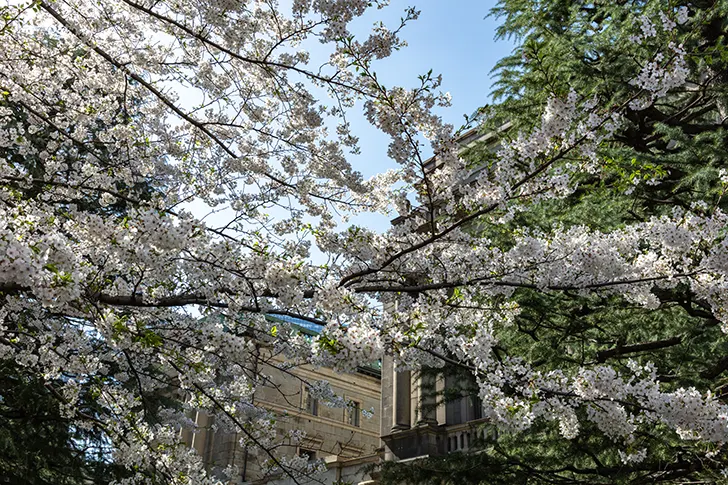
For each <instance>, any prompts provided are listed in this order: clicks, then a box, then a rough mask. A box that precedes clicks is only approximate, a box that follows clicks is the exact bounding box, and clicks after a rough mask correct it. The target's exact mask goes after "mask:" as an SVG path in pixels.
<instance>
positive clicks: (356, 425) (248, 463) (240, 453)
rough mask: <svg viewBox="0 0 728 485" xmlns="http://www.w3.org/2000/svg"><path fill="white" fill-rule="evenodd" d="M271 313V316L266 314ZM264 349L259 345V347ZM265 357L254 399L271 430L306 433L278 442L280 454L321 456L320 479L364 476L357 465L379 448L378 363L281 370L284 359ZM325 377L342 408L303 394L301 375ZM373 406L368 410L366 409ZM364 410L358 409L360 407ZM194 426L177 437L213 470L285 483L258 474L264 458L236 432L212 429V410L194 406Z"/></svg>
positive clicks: (313, 328)
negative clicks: (352, 368) (232, 469)
mask: <svg viewBox="0 0 728 485" xmlns="http://www.w3.org/2000/svg"><path fill="white" fill-rule="evenodd" d="M271 318H273V317H271ZM273 319H281V320H286V321H287V322H288V323H290V324H292V325H293V326H294V327H295V328H297V329H298V330H299V331H300V332H302V333H304V334H307V335H311V336H313V335H315V334H316V333H317V332H318V331H320V329H319V328H318V326H317V325H315V324H312V323H309V322H306V321H303V320H298V319H293V318H289V317H280V318H279V317H275V318H273ZM260 351H261V352H266V351H267V349H266V348H265V346H262V347H261V349H260ZM261 361H265V362H268V363H263V364H260V366H259V368H258V369H257V372H258V373H261V374H263V375H266V376H267V377H268V382H269V384H268V385H264V386H261V387H259V389H258V390H257V391H256V393H255V396H254V402H255V404H257V405H259V406H261V407H264V408H266V409H269V410H271V411H274V412H275V413H276V414H277V415H278V416H279V418H278V419H277V421H276V433H277V435H278V436H283V435H285V434H286V433H287V432H288V431H289V430H302V431H304V432H305V433H306V438H305V439H304V440H303V441H302V442H301V443H299V444H298V445H297V446H288V447H283V449H282V451H283V453H284V454H285V455H288V456H292V455H300V456H305V457H307V458H308V459H310V460H323V461H324V462H325V463H326V466H327V469H328V471H327V472H326V473H325V474H324V476H323V477H318V480H321V481H322V482H323V483H334V482H336V481H343V482H349V483H355V484H356V483H359V482H366V481H368V480H369V477H368V476H366V475H365V474H364V473H363V472H362V471H361V469H362V468H363V467H364V466H365V465H367V464H370V463H376V462H378V461H379V454H378V451H379V449H380V438H379V429H380V424H379V416H380V395H381V387H380V376H381V373H380V366H379V363H374V364H372V365H371V366H370V367H362V368H360V369H358V371H357V372H356V373H353V374H340V373H337V372H335V371H333V370H331V369H328V368H316V369H314V368H312V367H311V366H300V367H295V368H292V369H290V370H287V371H286V372H283V371H281V370H279V369H276V368H275V367H276V366H277V365H278V364H282V363H283V362H284V360H283V358H282V357H281V356H278V355H275V354H272V353H270V354H267V355H266V356H265V358H264V359H261ZM321 380H325V381H328V382H329V383H330V384H331V387H332V389H333V390H334V392H335V393H336V394H337V395H338V396H342V397H344V398H345V399H346V400H348V401H350V402H351V403H352V405H351V406H350V407H349V408H347V409H343V408H333V407H328V406H326V405H325V404H324V403H320V402H319V401H318V400H316V399H312V397H311V396H309V395H308V394H307V391H306V386H305V384H304V381H307V382H315V381H321ZM370 410H373V411H374V413H373V415H371V417H369V416H370V413H368V412H367V411H370ZM362 411H364V412H362ZM192 418H193V419H194V420H195V422H196V424H197V427H198V429H197V431H196V432H195V433H192V432H191V431H190V430H185V431H183V432H182V433H183V439H184V440H185V442H187V443H189V444H190V446H191V447H193V448H195V449H196V450H197V452H198V453H199V454H200V455H201V456H202V457H203V460H204V461H205V463H206V465H207V466H208V467H209V469H211V470H212V471H213V472H214V473H216V472H219V471H220V470H222V469H224V468H225V467H226V466H228V465H234V466H236V467H237V468H238V470H239V475H240V476H239V477H238V478H237V480H236V481H234V482H233V483H256V484H257V483H261V484H262V483H276V484H280V485H283V484H286V483H287V482H288V481H289V480H287V479H286V477H284V476H281V475H271V476H264V475H263V472H262V470H263V466H262V465H263V462H264V461H265V460H266V459H267V458H268V456H267V455H264V454H262V453H261V454H256V453H255V452H253V451H252V450H249V449H246V448H245V447H243V446H241V445H240V443H239V441H240V436H237V435H235V434H233V433H227V432H222V431H217V432H215V431H213V430H212V425H213V423H214V419H215V418H214V416H210V415H208V414H206V413H205V412H197V413H196V414H195V416H193V417H192Z"/></svg>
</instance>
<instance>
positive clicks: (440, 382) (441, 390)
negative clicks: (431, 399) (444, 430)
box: [435, 374, 447, 424]
mask: <svg viewBox="0 0 728 485" xmlns="http://www.w3.org/2000/svg"><path fill="white" fill-rule="evenodd" d="M435 391H436V392H437V396H436V399H437V400H438V401H437V411H436V412H435V416H436V417H437V423H438V424H447V411H446V408H445V376H444V375H442V374H437V378H436V379H435Z"/></svg>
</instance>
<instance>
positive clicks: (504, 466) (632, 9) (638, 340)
mask: <svg viewBox="0 0 728 485" xmlns="http://www.w3.org/2000/svg"><path fill="white" fill-rule="evenodd" d="M666 7H668V10H667V11H673V12H677V11H678V9H679V8H680V7H683V8H685V7H688V8H689V15H690V20H689V22H687V23H686V24H684V25H682V26H678V27H677V32H678V33H677V34H676V37H675V38H673V39H671V40H672V42H675V43H676V44H683V46H684V48H685V50H686V51H687V52H688V56H687V58H688V59H689V70H690V75H689V77H688V79H689V80H690V82H689V83H688V84H687V85H686V86H684V87H683V88H681V89H678V90H676V91H675V92H674V93H672V94H670V95H669V96H668V97H666V98H664V99H662V100H660V101H658V102H657V103H655V104H653V105H652V106H651V107H649V108H648V109H644V110H630V109H628V110H627V113H626V123H625V124H624V126H623V127H622V130H621V132H620V133H618V135H617V136H616V137H615V139H613V140H610V142H609V143H605V144H603V145H602V146H600V147H599V156H600V159H601V160H603V164H604V166H603V168H604V170H603V171H601V173H599V174H598V175H597V176H593V177H591V176H589V175H583V178H582V180H581V182H580V186H579V189H578V190H576V191H575V192H574V193H573V194H572V195H570V196H569V197H568V198H565V199H561V200H552V201H547V202H541V203H539V204H535V205H533V207H532V208H531V210H529V211H525V212H521V213H519V214H517V215H516V216H515V217H514V219H513V221H512V222H511V223H510V224H508V225H507V226H495V225H494V226H484V227H483V226H479V227H478V228H477V231H481V233H482V235H483V236H484V237H487V238H489V239H490V240H491V241H494V243H495V244H496V245H498V246H499V247H501V248H503V249H507V248H509V247H510V246H511V245H512V244H513V242H514V240H515V239H516V238H517V237H518V236H520V235H522V234H523V233H524V231H544V232H548V231H550V230H552V229H553V228H555V227H558V226H563V227H571V226H576V225H586V226H589V227H590V228H592V229H594V230H598V231H609V230H612V229H615V228H620V227H623V226H625V225H626V224H630V223H634V222H641V221H645V220H648V219H649V218H651V217H659V216H661V215H664V214H670V213H671V211H673V209H674V208H675V207H682V208H685V209H688V208H692V209H693V210H695V209H696V208H697V210H702V211H703V212H704V213H709V212H710V211H711V210H712V209H713V208H715V207H721V208H725V207H726V200H725V197H724V195H725V192H726V184H725V183H724V182H721V180H720V178H719V170H720V169H724V168H726V167H728V160H727V159H726V154H727V153H728V132H727V131H726V127H727V124H728V49H726V34H727V33H728V2H724V1H715V2H712V1H706V2H701V1H697V2H691V3H690V4H687V3H685V2H680V1H677V2H676V1H671V2H669V5H667V2H665V1H647V2H644V1H618V2H601V1H596V2H571V1H564V0H544V1H534V0H501V1H500V2H499V3H498V5H497V6H496V7H495V8H494V9H493V10H492V15H495V16H497V17H499V18H500V19H501V20H502V22H503V23H502V25H501V26H500V28H499V29H498V36H499V37H503V38H514V39H516V40H517V41H518V47H516V48H515V49H514V51H513V53H512V54H511V55H510V56H508V57H506V58H504V59H502V60H501V61H500V62H499V63H498V65H497V67H496V69H495V72H496V76H497V82H496V84H495V86H496V88H495V90H494V93H493V94H494V98H495V99H496V100H497V102H496V103H495V104H493V105H492V106H486V107H484V108H482V109H481V110H480V111H479V116H480V120H481V122H482V128H481V129H482V130H483V132H496V131H499V129H500V130H501V131H500V135H499V136H500V139H501V140H511V139H512V138H513V137H514V136H515V135H516V134H517V133H518V132H520V131H523V130H526V131H527V130H529V129H532V128H533V127H534V126H536V125H537V123H538V122H539V121H540V119H541V113H542V112H543V110H544V107H545V105H546V102H547V100H548V99H549V98H550V97H552V96H554V95H556V96H565V95H566V94H567V93H569V92H570V91H574V92H575V93H576V94H577V95H578V96H579V97H580V98H581V99H585V98H586V99H588V98H591V97H596V98H598V99H599V100H600V102H602V103H603V104H604V105H610V104H613V103H620V102H623V101H624V100H625V99H629V98H630V97H631V96H636V95H637V94H638V92H639V89H638V88H636V87H635V86H633V85H631V84H630V82H629V81H630V79H633V78H634V76H635V73H637V72H639V71H640V69H642V67H643V66H642V65H640V64H638V63H637V62H636V61H635V59H638V58H639V57H640V56H638V55H635V54H636V51H635V50H636V49H650V46H649V45H648V44H644V43H643V44H639V45H638V44H637V43H635V42H633V41H632V40H631V38H632V37H633V36H635V35H639V34H640V28H641V27H640V26H641V20H640V18H642V17H645V18H648V19H650V20H651V21H652V22H654V23H660V22H662V20H661V18H660V17H659V15H658V13H659V12H661V11H663V12H664V11H665V8H666ZM644 54H645V53H644V52H642V53H641V55H644ZM507 123H509V124H510V128H509V129H507V130H505V131H502V127H503V126H504V125H506V124H507ZM466 156H467V158H468V160H469V161H470V164H471V166H481V165H486V166H487V165H488V164H490V163H497V157H496V156H495V155H494V148H493V143H492V142H490V143H488V144H487V145H484V146H479V147H476V148H474V149H471V150H469V152H468V153H467V154H466ZM652 180H659V181H660V183H659V184H653V183H651V181H652ZM701 201H702V202H701ZM653 291H654V292H655V293H656V294H657V297H658V298H659V305H658V306H657V308H655V309H647V308H644V307H642V306H638V305H635V304H633V303H630V302H628V301H626V300H625V299H624V298H621V297H618V296H614V295H600V294H599V293H598V291H597V292H594V293H592V294H590V295H586V294H585V293H583V292H579V291H569V290H564V291H551V292H543V291H539V290H536V289H528V288H519V289H518V290H516V292H515V298H516V300H517V302H518V304H519V305H520V307H521V309H522V311H521V314H520V315H519V317H518V318H517V319H516V325H514V326H513V327H511V328H510V329H508V330H504V331H503V332H501V334H500V339H499V343H498V348H497V349H495V350H496V352H497V353H498V354H499V356H500V358H502V359H509V358H518V357H521V358H524V359H525V360H526V361H527V362H529V363H530V364H531V365H532V366H534V367H535V368H537V369H539V370H541V371H548V370H556V369H569V368H570V367H571V368H577V367H584V366H587V367H588V366H590V365H595V366H596V365H599V364H602V363H605V362H608V363H609V364H611V365H612V366H615V367H616V368H617V369H620V368H621V369H624V370H625V371H628V366H629V365H631V364H630V362H629V361H630V360H632V361H637V362H639V363H640V364H642V365H644V364H646V363H647V362H652V363H653V364H654V365H655V366H656V368H657V373H658V376H659V380H660V382H661V386H662V388H663V389H665V390H671V389H676V388H679V387H686V388H697V389H699V390H701V391H703V392H705V391H706V390H710V391H712V392H713V393H715V394H716V395H718V396H721V397H720V399H721V400H722V401H725V400H726V398H728V395H726V384H728V376H727V375H726V374H725V371H726V370H728V357H727V356H728V346H727V345H726V342H725V340H724V339H722V338H721V335H722V332H721V330H720V328H719V325H718V323H719V322H718V321H717V320H716V319H715V318H714V316H713V315H712V313H711V312H710V311H708V310H707V306H706V303H705V302H703V301H700V300H699V299H697V298H695V296H694V295H693V294H691V292H690V291H689V290H688V289H687V288H685V287H683V286H681V285H678V286H677V287H675V288H673V289H671V290H657V289H654V290H653ZM474 392H477V390H474ZM723 396H725V397H723ZM625 404H626V405H627V406H629V405H630V403H625ZM580 422H586V420H581V419H580ZM486 427H487V425H486ZM490 436H491V439H489V440H488V442H485V443H480V444H479V446H477V447H476V448H475V449H474V450H475V451H471V452H469V453H451V454H448V455H446V456H443V457H437V458H429V459H423V460H420V461H417V462H414V463H411V464H407V465H398V464H396V463H386V464H385V466H384V467H383V469H382V477H383V478H382V479H383V483H385V484H389V483H403V482H409V483H432V484H435V483H437V484H440V483H452V484H460V483H468V484H527V483H528V484H546V483H557V484H571V483H574V484H575V483H594V484H597V483H599V484H613V483H614V484H616V483H620V484H638V483H655V482H666V483H723V482H724V480H725V476H724V474H723V470H724V469H725V467H726V466H727V465H728V456H726V453H725V451H724V450H722V449H715V448H713V447H711V446H709V445H706V444H704V443H700V442H694V443H693V444H690V443H689V442H686V441H684V440H681V439H678V437H677V435H676V434H675V433H674V432H669V431H667V430H665V429H662V427H660V426H655V427H654V428H653V429H652V430H650V431H649V432H643V433H641V434H640V436H639V438H638V439H637V440H636V442H635V443H634V444H633V446H634V450H635V451H636V450H638V449H641V448H647V449H649V450H650V457H649V459H647V460H645V461H643V462H641V463H627V464H625V463H624V462H623V460H622V459H621V457H620V455H619V453H618V451H617V450H618V446H617V445H616V444H615V442H612V441H611V440H610V439H608V438H606V437H605V436H604V435H603V434H601V433H599V432H598V431H597V430H590V429H589V427H588V425H587V426H583V427H582V428H581V429H580V431H579V434H578V436H577V437H576V438H573V439H566V438H564V437H562V436H561V434H560V433H559V429H558V423H556V422H553V423H547V424H544V423H540V424H538V425H536V426H534V427H532V428H530V429H529V430H528V431H527V432H524V433H520V434H519V433H515V434H512V435H509V434H501V435H499V436H497V437H495V436H494V434H493V433H491V434H490ZM627 451H628V452H629V450H627Z"/></svg>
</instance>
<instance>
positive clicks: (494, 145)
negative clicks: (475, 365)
mask: <svg viewBox="0 0 728 485" xmlns="http://www.w3.org/2000/svg"><path fill="white" fill-rule="evenodd" d="M510 127H511V124H510V123H506V124H504V125H503V126H501V127H500V128H499V129H498V130H496V131H495V132H491V133H482V132H480V131H479V130H478V129H477V128H475V129H471V130H469V131H466V132H465V133H463V134H462V135H461V136H460V137H459V138H458V140H457V142H458V144H459V145H460V147H461V150H463V151H464V150H467V149H469V148H473V147H474V146H476V145H478V146H481V147H485V149H487V150H492V151H495V150H497V149H498V148H499V146H500V145H499V141H498V139H499V136H498V135H499V134H500V133H502V132H504V131H507V130H509V129H510ZM425 167H426V169H427V170H431V171H434V170H437V168H438V167H437V159H436V158H435V157H433V158H431V159H430V160H428V161H427V162H426V164H425ZM478 172H479V170H478V169H475V170H473V172H472V173H471V174H470V177H469V178H467V179H466V180H465V182H464V183H465V184H467V183H470V182H471V181H473V180H475V177H476V175H477V173H478ZM414 210H415V211H417V210H418V209H414ZM406 217H407V216H406V215H404V216H400V217H399V218H397V219H395V220H393V221H392V224H395V225H396V224H399V223H401V222H402V221H403V220H404V219H406ZM381 396H382V404H381V409H382V410H381V418H380V425H381V429H380V433H381V436H382V441H383V453H382V457H383V459H384V460H387V461H401V460H412V459H416V458H418V457H426V456H437V455H443V454H446V453H450V452H458V451H467V450H469V449H471V448H473V447H474V446H475V444H476V443H477V442H478V441H480V440H481V439H484V438H486V433H487V432H488V431H486V426H485V425H486V420H485V419H483V412H482V406H481V403H480V401H479V399H478V397H477V391H475V389H474V381H473V379H472V377H471V376H465V375H463V374H462V373H460V374H458V373H455V372H447V369H446V370H445V371H444V372H438V373H435V372H433V371H425V372H413V371H403V372H398V371H396V370H395V366H394V363H393V361H392V359H391V358H390V357H385V358H384V359H383V361H382V395H381Z"/></svg>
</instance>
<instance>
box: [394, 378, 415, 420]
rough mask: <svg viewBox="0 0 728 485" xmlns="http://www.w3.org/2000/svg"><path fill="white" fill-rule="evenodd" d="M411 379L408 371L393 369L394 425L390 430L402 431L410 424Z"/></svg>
mask: <svg viewBox="0 0 728 485" xmlns="http://www.w3.org/2000/svg"><path fill="white" fill-rule="evenodd" d="M411 379H412V377H411V375H410V371H402V372H396V371H395V373H394V393H393V394H394V426H393V427H392V431H402V430H405V429H409V428H410V426H411V421H410V413H411V410H410V409H411V408H410V399H411V396H412V392H411V390H410V389H411V387H410V383H411Z"/></svg>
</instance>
